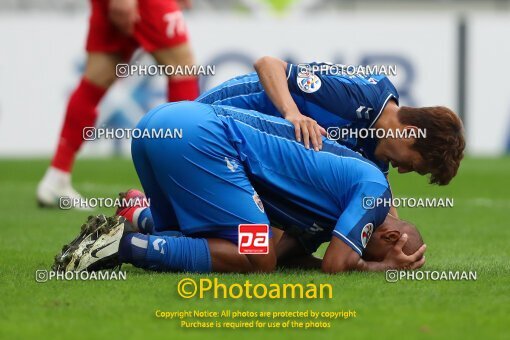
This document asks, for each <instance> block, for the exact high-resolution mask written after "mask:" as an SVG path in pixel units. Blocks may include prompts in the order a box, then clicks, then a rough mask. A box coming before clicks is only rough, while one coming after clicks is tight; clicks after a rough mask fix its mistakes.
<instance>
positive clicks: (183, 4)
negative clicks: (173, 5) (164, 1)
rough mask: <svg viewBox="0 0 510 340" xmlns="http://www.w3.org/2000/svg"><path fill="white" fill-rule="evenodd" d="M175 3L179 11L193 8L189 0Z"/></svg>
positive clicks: (180, 0) (179, 0)
mask: <svg viewBox="0 0 510 340" xmlns="http://www.w3.org/2000/svg"><path fill="white" fill-rule="evenodd" d="M177 3H178V4H179V7H180V8H181V9H191V7H192V6H193V5H192V1H191V0H177Z"/></svg>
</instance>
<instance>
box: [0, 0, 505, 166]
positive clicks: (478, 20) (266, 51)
mask: <svg viewBox="0 0 510 340" xmlns="http://www.w3.org/2000/svg"><path fill="white" fill-rule="evenodd" d="M193 5H194V6H193V9H192V10H191V11H188V12H187V13H186V14H185V15H186V20H187V23H188V26H189V29H190V32H191V41H192V45H193V47H194V52H195V55H196V57H197V60H198V62H199V63H200V64H206V65H216V75H215V76H214V77H204V78H202V79H201V87H202V90H206V89H208V88H210V87H211V86H213V85H215V84H218V83H220V82H222V81H224V80H226V79H228V78H229V77H231V76H233V75H236V74H240V73H245V72H251V71H252V63H253V62H254V61H255V60H256V58H258V57H261V56H262V55H274V56H277V57H280V58H283V59H286V60H288V61H291V62H307V61H331V62H338V63H345V64H357V63H360V64H374V63H384V64H396V65H397V68H398V76H396V77H393V79H392V81H393V82H394V83H395V84H396V86H397V89H398V90H399V92H400V95H401V100H402V104H409V105H417V106H426V105H446V106H449V107H452V108H453V109H454V110H455V111H456V112H458V113H459V114H460V115H461V116H462V118H463V119H464V121H465V123H466V130H467V136H468V153H469V154H471V155H491V156H492V155H494V156H496V155H501V154H504V153H507V152H508V151H509V150H510V96H509V93H508V90H507V89H508V87H507V86H506V84H507V82H508V81H509V79H510V69H509V65H508V61H509V60H510V44H509V43H508V42H506V43H505V41H507V39H508V37H509V36H510V1H507V0H498V1H496V0H493V1H482V0H479V1H475V0H471V1H468V0H462V1H460V0H459V1H455V0H448V1H440V0H436V1H418V0H413V1H409V0H402V1H397V0H392V1H384V2H382V1H376V0H372V1H368V0H345V1H340V0H272V1H270V0H208V1H206V0H195V1H194V2H193ZM88 11H89V8H88V1H86V0H2V1H0V46H1V48H0V157H9V158H12V157H33V156H37V157H41V156H48V157H49V155H50V154H51V153H52V151H53V149H54V147H55V145H56V142H57V136H58V133H59V129H60V126H61V123H62V120H63V115H64V109H65V105H66V101H67V98H68V96H69V93H70V92H71V90H72V89H73V87H74V86H75V85H76V83H77V82H78V80H79V75H80V71H81V69H82V67H83V63H84V59H85V51H84V44H85V37H86V32H87V26H88V25H87V20H88V14H89V13H88ZM134 58H135V60H133V62H140V63H151V62H152V60H151V59H150V57H149V56H147V55H145V54H143V53H139V54H136V55H135V57H134ZM165 86H166V82H165V81H164V79H162V78H161V77H145V78H143V77H130V78H127V79H122V80H120V81H118V82H117V84H116V85H115V86H114V88H113V90H112V91H110V93H109V94H108V96H107V97H106V98H105V99H104V100H103V102H102V104H101V107H100V120H99V124H98V126H104V127H131V126H133V125H134V124H135V123H136V122H137V120H138V119H139V118H140V117H141V116H142V115H143V114H144V113H145V112H146V111H147V110H148V109H150V108H151V107H153V106H154V105H156V104H158V103H160V102H162V101H164V94H165ZM128 153H129V141H126V140H123V141H119V140H115V141H113V140H105V139H103V140H101V141H96V142H93V143H86V144H85V147H84V149H83V152H82V153H81V156H82V157H87V156H97V155H112V154H116V155H119V154H122V155H128Z"/></svg>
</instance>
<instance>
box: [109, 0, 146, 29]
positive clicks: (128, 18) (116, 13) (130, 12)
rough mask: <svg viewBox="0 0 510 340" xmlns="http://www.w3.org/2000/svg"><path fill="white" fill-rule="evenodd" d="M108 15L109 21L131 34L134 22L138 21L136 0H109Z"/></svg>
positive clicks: (138, 14)
mask: <svg viewBox="0 0 510 340" xmlns="http://www.w3.org/2000/svg"><path fill="white" fill-rule="evenodd" d="M109 1H110V3H109V9H108V15H109V18H110V21H111V22H112V23H113V24H114V25H115V27H117V29H118V30H119V31H121V32H122V33H124V34H128V35H131V34H133V32H134V30H135V24H136V23H137V22H138V21H140V13H139V12H138V0H109Z"/></svg>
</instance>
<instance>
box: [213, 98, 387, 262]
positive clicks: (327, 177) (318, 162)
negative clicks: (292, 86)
mask: <svg viewBox="0 0 510 340" xmlns="http://www.w3.org/2000/svg"><path fill="white" fill-rule="evenodd" d="M213 107H214V109H215V111H216V114H217V115H218V117H219V118H220V119H221V120H222V121H223V122H224V123H225V125H226V126H227V129H228V130H227V131H228V132H227V134H228V136H229V139H230V140H231V141H233V143H234V145H235V148H236V149H237V151H238V153H239V160H240V162H241V163H242V164H243V166H244V171H245V172H246V174H247V175H248V178H249V179H250V182H251V183H252V185H253V187H254V188H255V190H256V191H257V193H258V195H259V196H260V198H261V200H262V203H263V205H264V209H265V213H266V214H267V216H268V218H269V220H270V221H271V224H272V225H275V226H279V227H281V228H282V229H284V230H285V231H286V232H289V233H290V234H292V235H294V236H296V237H297V238H298V239H299V240H300V241H301V242H302V244H303V246H304V247H305V249H306V250H307V251H308V252H314V251H315V250H316V249H317V247H318V246H319V245H320V244H321V243H323V242H326V241H329V240H330V239H331V236H332V235H333V236H336V237H338V238H340V239H342V240H343V241H344V242H345V243H346V244H348V245H349V246H350V247H351V248H352V249H353V250H354V251H356V252H357V253H358V254H360V255H362V252H363V249H364V248H365V246H366V243H367V242H368V240H369V238H370V236H371V234H372V232H373V231H374V229H375V228H377V227H378V226H379V225H380V224H381V223H382V222H383V221H384V219H385V218H386V215H387V213H388V210H389V207H388V205H387V204H386V205H377V206H375V205H374V202H375V201H377V200H379V201H381V200H383V201H387V200H388V199H389V198H390V196H391V194H390V191H389V186H388V182H387V180H386V178H385V176H384V175H383V174H382V172H381V171H380V170H379V169H378V168H377V167H376V166H375V165H374V164H373V163H372V162H370V161H368V160H367V159H365V158H363V157H362V156H360V155H359V154H357V153H356V152H353V151H352V150H350V149H348V148H346V147H345V146H342V145H339V144H338V143H335V142H332V141H330V140H327V139H324V142H323V149H322V150H321V151H319V152H315V151H313V150H308V149H306V148H305V147H304V146H303V144H301V143H298V142H297V141H296V140H295V137H294V128H293V126H292V124H291V123H290V122H288V121H286V120H284V119H281V118H276V117H270V116H266V115H263V114H261V113H259V112H255V111H248V110H240V109H237V108H232V107H223V106H213Z"/></svg>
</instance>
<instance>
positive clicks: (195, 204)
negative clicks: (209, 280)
mask: <svg viewBox="0 0 510 340" xmlns="http://www.w3.org/2000/svg"><path fill="white" fill-rule="evenodd" d="M177 126H178V127H180V128H181V129H182V131H183V136H182V138H176V139H168V138H167V139H164V138H161V139H147V138H143V139H135V140H133V142H132V157H133V162H134V164H135V168H136V171H137V174H138V177H139V179H140V182H141V184H142V186H143V188H144V191H145V193H146V195H147V197H148V198H149V199H150V208H147V207H145V208H144V207H127V209H126V210H125V211H121V212H120V215H122V216H124V217H126V218H127V219H128V220H129V221H131V222H132V225H133V226H134V227H136V228H137V229H136V231H139V232H132V231H133V230H131V233H127V232H128V230H127V229H126V230H125V229H124V224H122V223H120V224H116V223H115V221H114V222H113V224H109V225H108V227H107V228H106V230H104V228H99V229H98V230H99V232H95V233H94V232H91V233H90V235H92V236H89V235H87V234H82V235H81V236H80V237H79V238H78V240H77V241H76V243H73V244H72V245H71V247H69V248H65V250H64V254H65V255H64V256H60V257H58V258H57V263H56V269H63V268H67V270H76V269H78V270H82V269H101V268H105V267H111V266H112V265H115V264H119V263H131V264H133V265H135V266H138V267H142V268H146V269H153V270H160V271H177V270H180V271H192V272H211V271H215V272H254V271H265V272H269V271H272V270H274V268H275V266H276V262H277V257H281V258H285V257H288V256H289V252H291V253H292V255H291V256H292V257H293V258H297V256H298V255H299V256H300V257H302V258H303V260H305V259H306V257H307V256H308V257H309V256H310V254H311V253H313V252H314V251H315V250H316V249H317V248H318V246H319V245H320V244H322V243H324V242H328V241H330V243H329V246H328V248H327V250H326V253H325V255H324V258H323V260H322V263H321V267H322V269H323V270H324V271H325V272H329V273H336V272H343V271H348V270H365V271H377V270H384V269H387V268H408V269H414V268H418V267H420V266H421V265H423V263H424V261H425V259H424V257H423V253H424V251H425V246H424V245H423V241H422V240H421V237H420V235H419V232H418V231H417V230H416V228H415V227H413V226H412V225H411V224H409V223H407V222H404V221H400V220H397V219H395V218H392V217H387V215H388V210H389V205H387V204H376V205H370V206H367V205H366V204H365V200H366V199H372V200H379V199H380V200H381V202H382V201H384V202H388V200H389V199H390V197H391V194H390V191H389V185H388V182H387V180H386V178H385V176H384V175H383V174H382V173H381V171H380V170H379V169H378V168H377V167H376V166H375V165H374V164H373V163H372V162H370V161H368V160H367V159H365V158H363V157H361V156H360V155H358V154H357V153H355V152H353V151H352V150H350V149H348V148H346V147H344V146H342V145H339V144H337V143H334V142H332V141H329V140H324V141H323V147H322V150H320V151H318V152H315V151H312V150H310V149H307V148H305V147H304V145H303V144H302V143H298V142H296V140H295V138H294V127H293V126H292V124H291V123H289V122H288V121H286V120H284V119H282V118H278V117H271V116H268V115H264V114H261V113H258V112H255V111H248V110H243V109H237V108H233V107H222V106H215V105H206V104H201V103H196V102H182V103H174V104H165V105H162V106H159V107H158V108H156V109H154V110H152V111H151V112H149V113H148V114H147V115H145V117H144V118H143V119H142V120H141V121H140V123H139V124H138V126H137V127H138V128H139V129H141V130H144V129H149V130H150V129H165V128H169V127H177ZM268 151H269V152H268ZM162 155H163V156H162ZM239 224H266V225H272V226H277V227H279V228H282V229H283V230H284V231H285V234H288V236H289V237H290V238H291V239H295V240H297V242H294V245H292V246H289V245H288V244H287V245H285V247H283V245H282V246H281V245H280V241H279V240H275V238H276V237H271V239H270V240H269V247H268V253H267V254H240V253H239V252H238V237H239V234H238V225H239ZM92 229H93V228H92ZM82 230H88V229H87V228H82ZM176 230H178V231H180V232H182V233H183V235H184V236H183V237H171V236H164V235H161V234H158V235H154V234H155V233H164V232H168V231H170V232H172V231H176ZM270 236H271V235H270ZM286 240H288V238H287V237H286V236H285V235H284V238H282V242H286ZM296 248H298V249H296ZM279 249H280V250H279ZM81 252H83V253H81ZM69 260H71V262H69ZM75 265H76V266H75Z"/></svg>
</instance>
